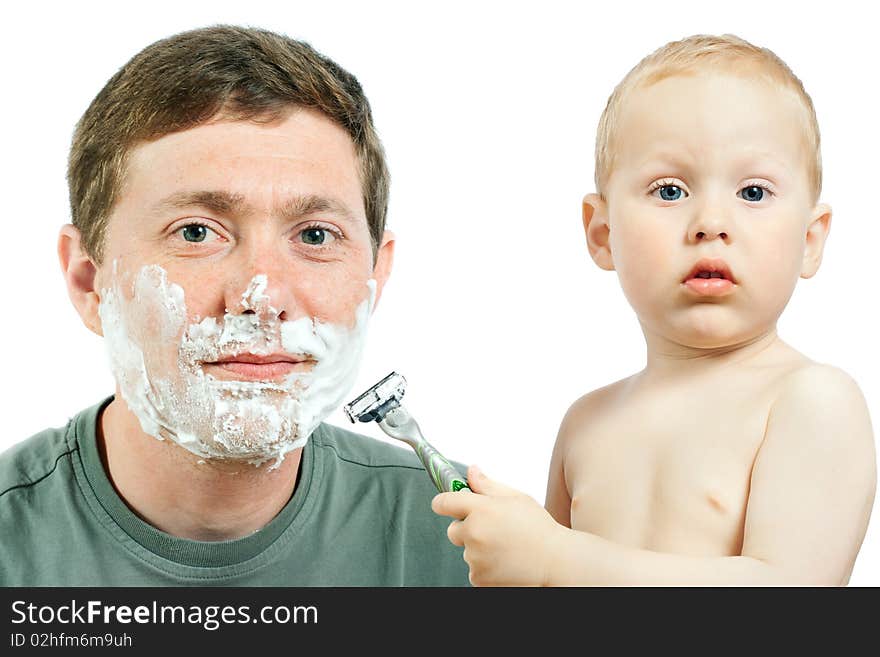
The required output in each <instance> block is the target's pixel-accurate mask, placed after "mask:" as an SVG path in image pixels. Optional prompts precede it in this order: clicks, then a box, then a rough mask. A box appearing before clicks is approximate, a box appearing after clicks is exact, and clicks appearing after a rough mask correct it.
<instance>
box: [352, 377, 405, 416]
mask: <svg viewBox="0 0 880 657" xmlns="http://www.w3.org/2000/svg"><path fill="white" fill-rule="evenodd" d="M405 392H406V379H404V378H403V377H402V376H401V375H400V374H398V373H397V372H392V373H391V374H389V375H388V376H386V377H385V378H384V379H382V380H381V381H379V383H377V384H376V385H374V386H373V387H372V388H370V389H369V390H367V391H366V392H365V393H364V394H362V395H361V396H360V397H357V398H356V399H354V400H352V401H351V402H349V403H348V404H346V405H345V406H343V407H342V410H344V411H345V414H346V415H347V416H348V419H349V420H351V421H352V422H373V421H374V420H375V421H376V422H381V421H382V420H384V419H385V415H386V414H387V413H388V411H390V410H392V409H395V408H397V407H398V406H400V400H401V399H403V394H404V393H405Z"/></svg>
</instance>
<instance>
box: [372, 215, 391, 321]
mask: <svg viewBox="0 0 880 657" xmlns="http://www.w3.org/2000/svg"><path fill="white" fill-rule="evenodd" d="M393 264H394V233H392V232H391V231H390V230H386V231H385V232H383V233H382V242H381V243H380V244H379V248H378V250H377V251H376V264H375V265H374V266H373V280H375V281H376V300H375V302H374V303H373V309H374V310H375V308H376V306H377V305H379V299H380V298H381V296H382V289H383V288H384V287H385V283H386V282H388V277H389V276H391V266H392V265H393Z"/></svg>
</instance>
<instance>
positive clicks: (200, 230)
mask: <svg viewBox="0 0 880 657" xmlns="http://www.w3.org/2000/svg"><path fill="white" fill-rule="evenodd" d="M209 230H211V229H210V228H208V227H207V226H203V225H202V224H187V225H186V226H184V227H183V228H181V229H180V234H181V235H182V236H183V239H185V240H186V241H187V242H204V241H205V240H206V239H207V238H208V231H209Z"/></svg>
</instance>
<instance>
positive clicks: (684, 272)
mask: <svg viewBox="0 0 880 657" xmlns="http://www.w3.org/2000/svg"><path fill="white" fill-rule="evenodd" d="M803 115H804V111H803V110H802V109H801V107H800V106H799V105H798V101H797V100H796V98H795V97H794V95H793V94H790V93H789V92H786V91H780V90H777V89H774V88H772V87H771V86H769V84H767V83H763V82H759V81H755V80H748V79H745V78H743V77H738V76H735V75H719V74H713V75H705V74H696V75H694V76H675V77H671V78H667V79H665V80H663V81H661V82H659V83H656V84H654V85H652V86H649V87H647V88H639V89H636V90H634V91H633V92H632V94H631V96H630V98H629V101H628V104H627V105H626V107H625V108H624V109H623V112H622V113H621V117H620V125H619V129H618V132H617V134H618V139H617V142H616V144H615V157H616V160H615V165H614V168H613V171H612V172H611V175H610V177H609V179H608V185H607V193H606V198H607V206H606V207H605V209H604V213H605V222H606V223H607V229H608V233H607V237H608V240H607V241H608V250H609V251H610V260H611V262H610V263H609V264H610V265H612V266H613V268H614V269H616V270H617V272H618V275H619V277H620V282H621V285H622V287H623V290H624V293H625V294H626V296H627V299H628V300H629V302H630V304H631V305H632V306H633V308H634V309H635V311H636V313H637V315H638V316H639V319H640V321H641V323H642V325H643V328H644V329H645V331H646V332H649V333H651V334H653V335H657V336H662V337H663V338H667V339H671V340H673V341H675V342H676V343H679V344H684V345H687V346H691V347H700V348H710V347H719V346H727V345H734V344H737V343H739V342H743V341H746V340H749V339H752V338H755V337H758V336H760V335H762V334H763V333H766V332H767V331H768V330H770V329H772V328H773V327H774V326H775V323H776V320H777V318H778V317H779V315H780V314H781V313H782V310H783V308H784V307H785V305H786V303H787V302H788V300H789V298H790V296H791V294H792V292H793V290H794V287H795V283H796V282H797V279H798V277H799V276H804V277H808V276H811V275H812V274H813V273H814V272H815V269H816V267H818V257H821V248H822V244H823V243H824V237H825V233H826V232H827V227H828V222H829V221H830V209H829V208H828V207H827V206H814V203H813V198H812V191H811V188H810V184H809V174H808V171H809V168H808V166H807V162H808V161H809V160H808V159H807V158H809V157H810V155H809V151H808V147H807V142H806V137H805V134H804V127H803V126H804V124H803V118H802V117H803ZM820 217H824V218H820ZM811 226H813V228H812V229H811V228H810V227H811ZM817 226H818V228H817ZM817 242H819V243H818V256H817V255H816V254H815V253H814V251H815V248H816V246H817ZM600 264H601V263H600Z"/></svg>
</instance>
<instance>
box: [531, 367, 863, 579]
mask: <svg viewBox="0 0 880 657" xmlns="http://www.w3.org/2000/svg"><path fill="white" fill-rule="evenodd" d="M875 487H876V461H875V454H874V443H873V436H872V432H871V424H870V419H869V417H868V411H867V407H866V405H865V401H864V398H863V397H862V394H861V392H860V391H859V389H858V386H857V385H856V384H855V383H854V382H853V381H852V379H850V378H849V377H848V376H847V375H846V374H844V373H843V372H841V371H840V370H837V369H835V368H832V367H826V366H811V367H809V368H805V369H803V370H800V371H798V372H796V373H795V374H793V375H791V377H790V378H789V380H788V381H787V382H786V385H785V387H784V389H783V390H782V392H781V393H780V396H779V397H778V398H777V400H776V402H775V403H774V405H773V408H772V410H771V412H770V418H769V421H768V424H767V430H766V433H765V436H764V441H763V444H762V446H761V448H760V450H759V453H758V456H757V458H756V460H755V464H754V468H753V470H752V481H751V487H750V492H749V501H748V508H747V513H746V522H745V533H744V540H743V548H742V552H741V555H740V556H734V557H689V556H682V555H674V554H667V553H659V552H651V551H648V550H640V549H635V548H629V547H624V546H621V545H618V544H615V543H612V542H610V541H607V540H605V539H602V538H600V537H598V536H595V535H593V534H588V533H585V532H578V531H573V530H568V532H567V536H566V538H565V539H564V540H563V541H558V542H557V543H556V545H557V546H559V547H560V549H561V550H562V554H559V555H557V558H556V559H554V560H553V562H552V563H553V564H554V565H553V567H552V571H551V572H550V574H549V575H548V582H549V583H550V584H586V585H607V584H611V585H615V584H646V585H726V584H731V585H735V584H753V585H762V584H767V585H770V584H806V585H820V584H821V585H842V584H845V583H846V582H847V581H848V579H849V575H850V572H851V571H852V567H853V563H854V562H855V558H856V555H857V553H858V550H859V547H860V546H861V543H862V540H863V538H864V535H865V531H866V529H867V524H868V518H869V516H870V512H871V506H872V503H873V499H874V491H875Z"/></svg>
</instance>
